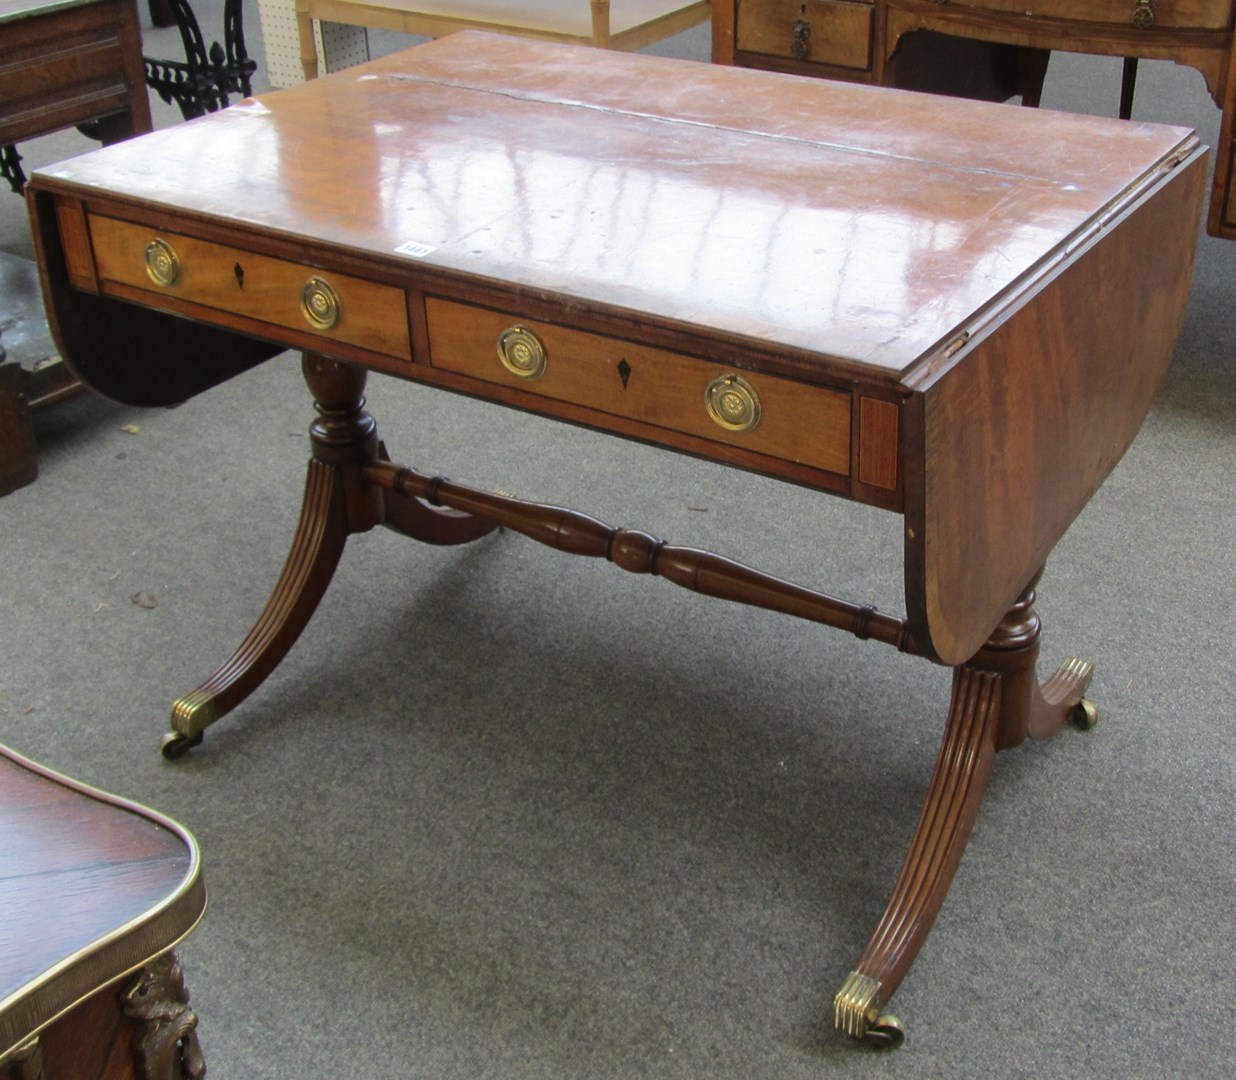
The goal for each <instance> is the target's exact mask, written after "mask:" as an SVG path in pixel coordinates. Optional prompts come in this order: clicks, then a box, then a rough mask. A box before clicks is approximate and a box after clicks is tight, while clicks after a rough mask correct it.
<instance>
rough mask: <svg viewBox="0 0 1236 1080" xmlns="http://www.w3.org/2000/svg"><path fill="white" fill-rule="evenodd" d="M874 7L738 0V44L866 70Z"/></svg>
mask: <svg viewBox="0 0 1236 1080" xmlns="http://www.w3.org/2000/svg"><path fill="white" fill-rule="evenodd" d="M872 12H873V5H872V4H869V3H845V2H842V0H806V2H805V3H804V2H803V0H738V25H737V28H736V44H737V48H738V50H739V51H740V52H752V53H762V54H763V55H765V56H778V57H784V58H787V59H791V60H805V61H810V62H812V63H816V64H830V65H833V66H836V67H848V68H856V69H858V70H861V71H866V70H868V69H869V68H870V67H871V22H872Z"/></svg>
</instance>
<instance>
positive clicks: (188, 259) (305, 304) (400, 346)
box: [90, 215, 412, 360]
mask: <svg viewBox="0 0 1236 1080" xmlns="http://www.w3.org/2000/svg"><path fill="white" fill-rule="evenodd" d="M90 238H91V243H92V246H93V248H94V260H95V270H96V272H97V274H98V278H99V281H100V282H101V283H103V284H106V283H108V282H114V283H118V284H121V285H127V286H129V287H130V288H134V289H140V290H142V291H143V292H145V293H149V294H150V295H151V297H152V299H153V298H154V297H158V296H165V297H171V298H175V299H177V300H182V301H187V302H189V303H194V304H201V305H203V306H205V307H208V308H214V309H215V310H217V311H219V312H221V313H224V314H225V315H227V314H237V315H244V316H247V317H248V318H251V319H258V320H260V321H262V322H266V323H272V324H274V325H275V326H281V327H284V328H286V329H291V330H301V331H304V332H307V333H311V334H314V335H316V336H318V337H321V338H322V339H324V341H340V342H346V343H347V344H349V345H355V346H358V347H359V348H362V349H369V350H372V351H373V352H376V353H381V354H383V355H384V356H394V357H398V358H400V359H403V360H411V358H412V350H411V345H410V339H409V335H408V317H407V303H406V300H405V297H404V293H403V290H402V289H397V288H395V287H394V286H391V285H379V284H376V283H375V282H372V281H366V280H364V279H362V278H355V277H351V276H348V275H345V274H336V273H332V272H330V271H320V270H317V269H315V268H313V267H310V266H302V265H300V264H298V263H294V262H287V261H284V260H282V259H273V258H270V257H268V256H265V255H256V254H254V253H253V252H249V251H243V250H240V249H238V248H231V247H228V246H226V245H224V244H215V243H211V242H210V241H206V240H199V239H197V238H195V237H192V236H185V235H181V234H177V233H163V232H159V231H158V230H156V229H151V228H149V227H148V226H145V225H134V224H133V223H131V222H127V221H120V220H117V219H116V218H109V217H102V216H99V215H91V217H90ZM156 306H157V302H156ZM221 321H223V322H226V319H224V320H221ZM322 347H323V350H324V351H329V350H328V349H327V346H326V345H323V346H322Z"/></svg>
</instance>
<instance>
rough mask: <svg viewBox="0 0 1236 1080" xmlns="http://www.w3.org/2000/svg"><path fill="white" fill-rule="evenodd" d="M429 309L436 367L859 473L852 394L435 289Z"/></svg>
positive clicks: (788, 458)
mask: <svg viewBox="0 0 1236 1080" xmlns="http://www.w3.org/2000/svg"><path fill="white" fill-rule="evenodd" d="M426 313H427V321H428V329H429V349H430V359H431V362H432V364H433V366H434V367H435V368H440V369H442V370H445V371H452V372H455V373H457V374H461V375H468V376H471V377H473V378H476V379H483V380H484V381H485V382H488V383H496V384H499V385H503V386H507V387H512V388H518V389H520V390H526V391H528V392H529V393H532V394H538V395H541V396H544V397H546V398H551V399H553V400H556V401H563V402H569V403H570V404H572V405H578V406H583V407H585V408H588V409H593V410H596V411H598V412H602V413H607V414H610V415H616V416H623V417H626V418H628V419H631V420H636V421H639V422H641V423H645V424H651V425H654V426H656V427H659V428H665V429H669V430H672V431H676V432H681V433H683V434H687V435H693V436H696V437H700V438H704V439H709V440H711V441H716V442H722V443H728V444H729V445H731V446H737V447H742V448H743V449H746V450H750V451H752V452H754V453H759V454H766V455H769V456H771V457H775V458H778V459H780V460H784V461H792V462H796V463H798V464H801V465H806V466H808V467H811V468H816V469H823V470H825V471H827V472H831V473H836V474H839V475H842V476H846V475H849V471H850V395H849V394H847V393H844V392H841V391H837V390H827V389H824V388H822V387H818V386H811V385H809V384H807V383H800V382H795V381H793V380H791V379H782V378H778V377H776V376H768V375H760V374H753V373H748V372H744V371H741V370H739V369H737V368H732V367H725V366H723V365H720V364H714V363H710V362H708V361H705V360H697V359H695V358H693V357H689V356H683V355H680V354H678V353H672V352H667V351H665V350H663V349H654V348H650V347H647V346H643V345H637V344H635V343H633V342H629V341H622V340H618V339H614V338H607V337H602V336H600V335H597V334H590V333H586V332H584V331H581V330H571V329H568V328H565V327H561V326H554V325H550V324H548V323H541V322H536V321H533V320H528V319H521V318H519V317H517V316H514V315H508V314H504V313H502V312H500V311H493V310H491V309H488V308H477V307H473V306H471V305H465V304H458V303H454V302H452V301H448V300H440V299H437V298H434V297H430V298H428V299H427V300H426ZM503 350H505V356H506V359H505V360H504V359H503V355H504V352H503Z"/></svg>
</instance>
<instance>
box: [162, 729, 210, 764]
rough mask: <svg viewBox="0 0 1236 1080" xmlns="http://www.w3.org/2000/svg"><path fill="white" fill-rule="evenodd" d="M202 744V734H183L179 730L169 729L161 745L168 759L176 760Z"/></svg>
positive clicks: (164, 755)
mask: <svg viewBox="0 0 1236 1080" xmlns="http://www.w3.org/2000/svg"><path fill="white" fill-rule="evenodd" d="M201 744H202V736H201V734H200V733H199V734H197V735H194V736H192V737H189V736H187V735H181V734H180V733H179V732H175V731H169V732H168V733H167V734H166V735H164V736H163V741H162V742H161V743H160V747H161V749H162V750H163V757H164V758H165V759H166V760H167V761H175V760H176V759H177V758H182V757H184V756H185V754H187V753H188V752H189V751H190V750H192V749H193V748H194V747H195V746H200V745H201Z"/></svg>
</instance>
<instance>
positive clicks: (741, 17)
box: [712, 0, 1236, 239]
mask: <svg viewBox="0 0 1236 1080" xmlns="http://www.w3.org/2000/svg"><path fill="white" fill-rule="evenodd" d="M712 26H713V60H714V61H716V62H717V63H722V64H738V65H740V66H743V67H754V68H764V69H766V70H771V71H784V72H789V73H792V74H796V75H815V76H820V77H824V78H832V79H846V80H850V81H854V82H869V83H876V84H879V85H882V86H901V87H905V88H909V89H919V90H929V91H932V92H939V93H951V94H956V95H959V96H966V97H986V98H993V99H1004V98H1008V97H1012V96H1015V95H1017V94H1021V95H1022V96H1023V98H1024V100H1026V102H1027V103H1029V104H1035V103H1037V100H1038V96H1037V87H1038V85H1041V80H1042V74H1043V70H1044V64H1045V57H1046V55H1047V53H1046V52H1044V51H1043V50H1053V49H1054V50H1062V51H1069V52H1083V53H1093V54H1097V55H1103V56H1121V57H1125V58H1128V59H1130V60H1137V59H1153V60H1172V61H1175V62H1176V63H1180V64H1186V65H1188V66H1189V67H1192V68H1195V69H1197V70H1198V71H1199V72H1201V74H1202V77H1203V78H1204V79H1205V81H1206V87H1207V89H1208V90H1209V92H1210V95H1211V97H1212V98H1213V100H1214V102H1215V104H1216V105H1217V106H1218V107H1219V108H1221V109H1222V110H1223V122H1222V127H1221V130H1220V135H1219V146H1218V147H1217V148H1216V162H1215V186H1214V190H1213V192H1212V195H1211V202H1210V213H1209V217H1208V219H1207V228H1208V229H1209V231H1210V233H1211V234H1212V235H1214V236H1222V237H1225V238H1227V239H1236V192H1234V191H1233V183H1232V175H1233V154H1234V150H1236V144H1234V141H1233V137H1234V135H1236V133H1234V132H1233V125H1232V119H1233V114H1234V113H1236V85H1234V83H1236V80H1233V79H1232V77H1231V70H1230V69H1231V66H1232V63H1233V49H1232V42H1233V0H872V2H871V3H862V2H850V0H806V2H804V0H713V23H712ZM1001 50H1003V51H1001ZM1036 80H1037V81H1036Z"/></svg>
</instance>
